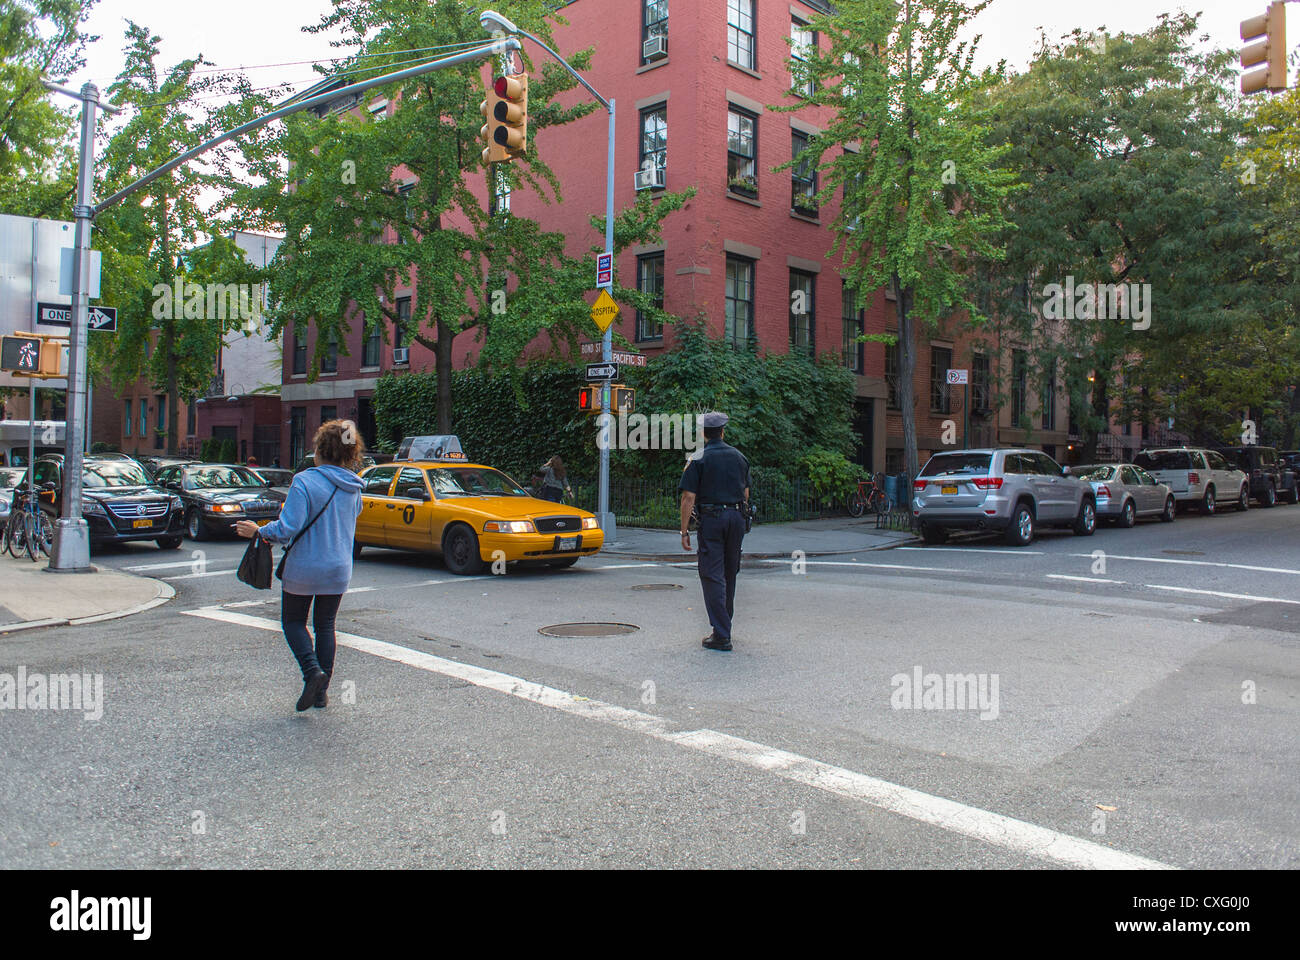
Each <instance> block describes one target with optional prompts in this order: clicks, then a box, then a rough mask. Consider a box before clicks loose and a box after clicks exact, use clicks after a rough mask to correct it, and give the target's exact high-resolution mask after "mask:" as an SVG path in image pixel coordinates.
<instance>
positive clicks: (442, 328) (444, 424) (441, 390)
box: [434, 321, 455, 433]
mask: <svg viewBox="0 0 1300 960" xmlns="http://www.w3.org/2000/svg"><path fill="white" fill-rule="evenodd" d="M454 340H455V334H454V333H453V331H452V329H451V324H449V323H443V322H441V321H439V322H438V346H437V347H436V348H435V349H434V371H435V373H436V374H437V378H438V432H439V433H451V350H452V345H453V342H454Z"/></svg>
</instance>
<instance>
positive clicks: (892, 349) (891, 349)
mask: <svg viewBox="0 0 1300 960" xmlns="http://www.w3.org/2000/svg"><path fill="white" fill-rule="evenodd" d="M895 336H897V334H895ZM885 386H886V387H888V388H889V400H888V404H889V409H890V410H898V409H899V406H898V344H897V343H887V344H885Z"/></svg>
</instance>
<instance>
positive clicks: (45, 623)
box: [0, 574, 176, 636]
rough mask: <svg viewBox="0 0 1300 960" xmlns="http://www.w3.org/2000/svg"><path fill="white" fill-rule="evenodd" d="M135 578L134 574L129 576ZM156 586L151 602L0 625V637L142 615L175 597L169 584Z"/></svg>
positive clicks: (148, 578) (144, 578) (149, 578)
mask: <svg viewBox="0 0 1300 960" xmlns="http://www.w3.org/2000/svg"><path fill="white" fill-rule="evenodd" d="M131 576H135V574H131ZM140 579H141V580H152V579H153V578H152V577H140ZM155 583H157V585H158V594H157V596H155V597H154V598H153V599H152V600H147V601H145V602H144V603H137V604H136V605H135V606H132V607H123V608H122V609H120V610H110V611H109V612H108V613H97V614H95V615H93V616H89V617H76V618H72V619H69V618H66V617H64V618H58V617H53V618H50V619H48V620H23V621H21V622H19V623H5V624H0V636H3V635H5V634H8V633H18V632H20V631H22V630H35V629H37V628H38V627H80V626H85V625H86V624H90V623H101V622H103V621H105V620H120V619H121V618H122V617H129V616H131V615H132V614H136V613H143V612H144V611H146V610H152V609H153V608H154V607H159V606H162V605H163V604H164V603H166V602H167V601H168V600H172V599H174V598H175V596H176V590H175V588H173V587H172V586H171V584H168V583H163V582H162V581H161V580H156V581H155Z"/></svg>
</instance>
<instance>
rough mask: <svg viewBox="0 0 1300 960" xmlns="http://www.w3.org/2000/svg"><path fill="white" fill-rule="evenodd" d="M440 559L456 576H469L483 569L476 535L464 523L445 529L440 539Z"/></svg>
mask: <svg viewBox="0 0 1300 960" xmlns="http://www.w3.org/2000/svg"><path fill="white" fill-rule="evenodd" d="M442 561H443V563H445V564H446V565H447V569H448V570H450V571H451V572H452V573H454V574H456V575H457V576H458V577H471V576H473V575H474V574H476V573H478V572H479V571H481V570H482V569H483V559H482V557H480V556H479V552H478V537H476V536H475V535H474V531H473V530H471V529H470V528H469V527H467V526H465V525H464V524H457V525H456V526H454V527H452V528H451V529H450V530H448V531H447V535H446V536H445V537H444V538H443V540H442Z"/></svg>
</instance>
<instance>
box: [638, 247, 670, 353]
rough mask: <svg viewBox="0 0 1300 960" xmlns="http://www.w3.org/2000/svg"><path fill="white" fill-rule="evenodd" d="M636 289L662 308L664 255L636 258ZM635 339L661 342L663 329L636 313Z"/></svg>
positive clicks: (641, 313) (640, 313) (641, 314)
mask: <svg viewBox="0 0 1300 960" xmlns="http://www.w3.org/2000/svg"><path fill="white" fill-rule="evenodd" d="M636 288H637V289H638V290H640V291H641V292H642V293H644V294H648V295H649V296H651V297H653V298H654V305H655V306H656V307H658V308H659V309H660V310H662V309H663V308H664V255H663V254H662V253H652V254H649V255H648V256H644V257H637V261H636ZM636 338H637V339H638V340H662V339H663V338H664V328H663V325H662V324H660V323H659V322H658V321H657V320H652V319H650V318H649V317H647V316H646V315H645V314H644V313H643V312H642V311H640V310H638V311H637V312H636Z"/></svg>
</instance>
